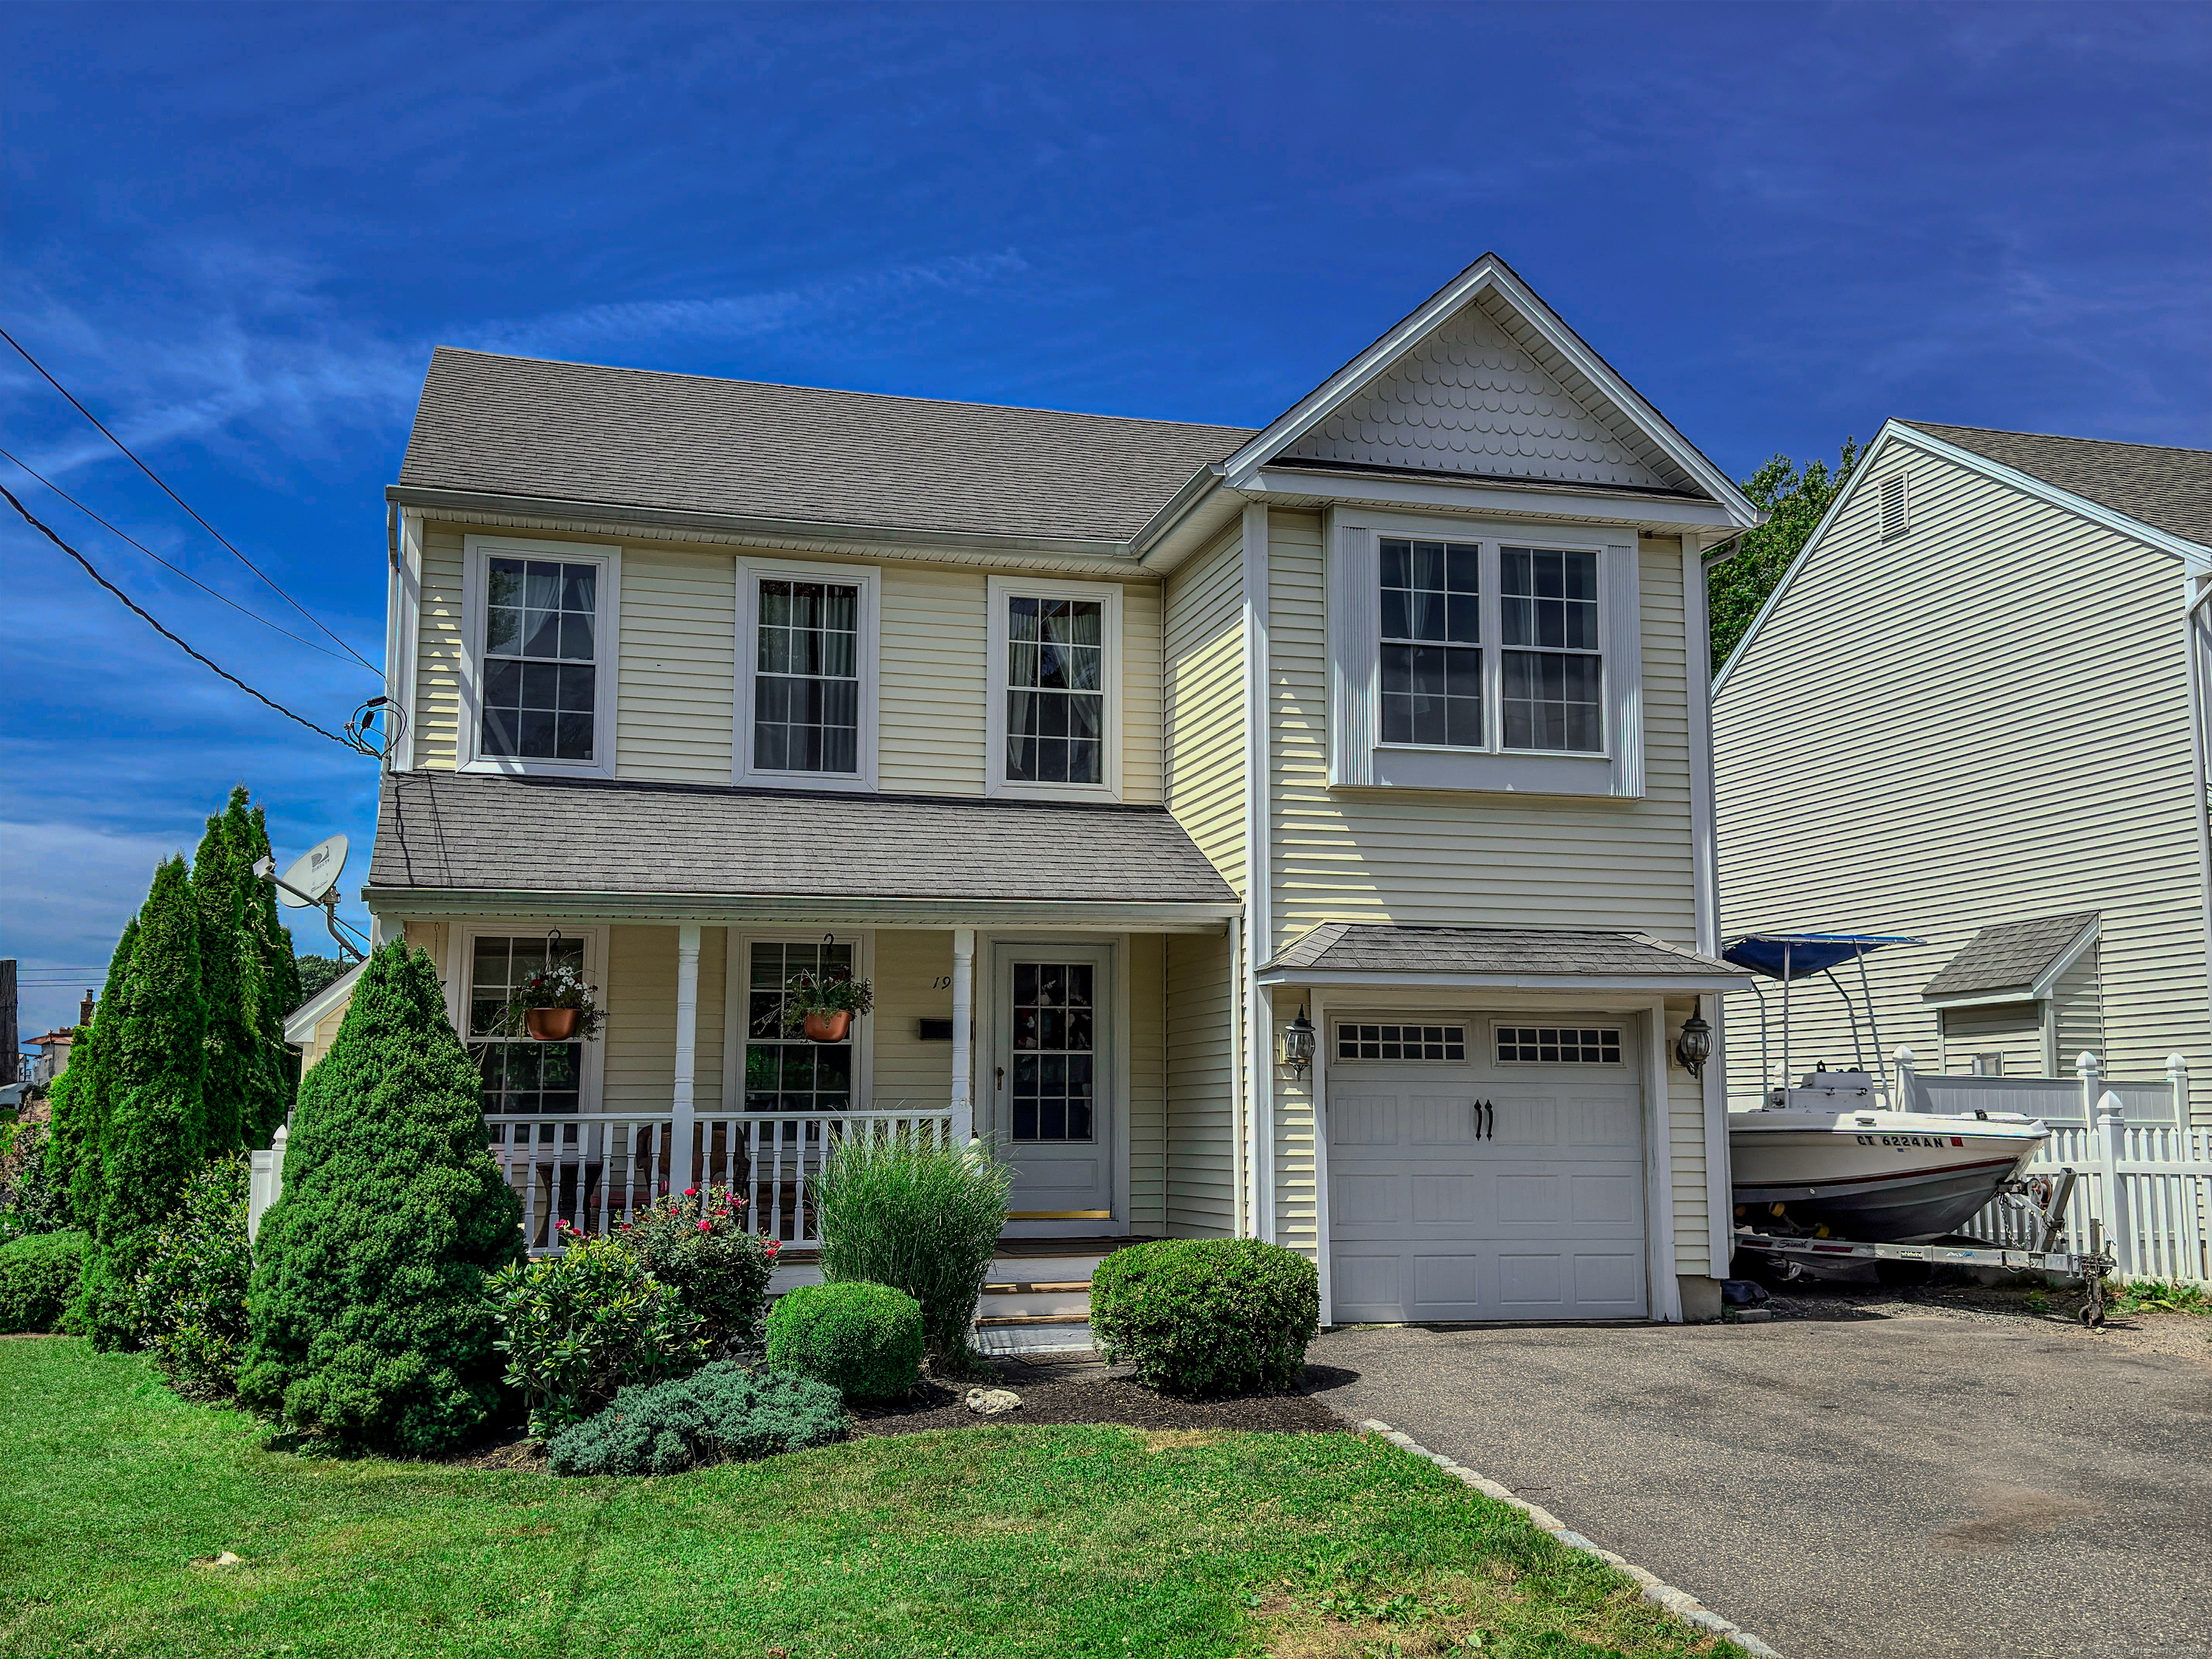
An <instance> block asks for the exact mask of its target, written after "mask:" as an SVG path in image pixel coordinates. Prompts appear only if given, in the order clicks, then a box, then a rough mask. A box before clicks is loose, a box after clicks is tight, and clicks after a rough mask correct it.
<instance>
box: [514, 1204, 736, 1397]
mask: <svg viewBox="0 0 2212 1659" xmlns="http://www.w3.org/2000/svg"><path fill="white" fill-rule="evenodd" d="M561 1243H562V1249H561V1253H560V1254H559V1255H548V1256H540V1257H539V1258H538V1260H536V1261H518V1262H515V1263H513V1265H512V1266H510V1267H506V1268H503V1269H502V1270H501V1271H500V1272H499V1273H495V1274H494V1275H493V1277H492V1279H491V1282H490V1285H489V1287H488V1288H489V1293H490V1297H491V1305H492V1307H493V1308H494V1309H495V1310H496V1311H497V1315H498V1319H499V1328H500V1334H499V1338H498V1341H497V1346H498V1348H499V1350H500V1352H502V1353H504V1354H505V1355H506V1356H507V1383H508V1384H509V1386H511V1387H513V1388H515V1389H520V1391H521V1393H522V1397H523V1399H524V1401H526V1403H527V1404H528V1406H529V1407H530V1431H531V1432H532V1434H534V1435H538V1436H539V1437H544V1436H545V1435H549V1434H551V1433H552V1432H554V1431H556V1430H558V1429H564V1428H566V1427H568V1425H570V1424H572V1423H575V1422H580V1421H581V1420H582V1419H584V1418H586V1417H588V1416H590V1415H591V1414H592V1413H593V1412H595V1411H597V1410H599V1407H602V1406H604V1405H605V1404H606V1403H607V1402H608V1401H611V1400H612V1399H613V1398H614V1396H615V1394H616V1391H617V1389H621V1388H622V1387H623V1386H624V1385H625V1384H627V1383H652V1382H657V1381H659V1379H660V1378H662V1377H666V1376H682V1375H683V1374H684V1372H686V1371H690V1370H696V1369H697V1368H698V1367H699V1366H700V1365H701V1364H704V1363H705V1361H706V1358H707V1351H708V1350H707V1341H706V1339H705V1338H704V1337H703V1336H702V1335H701V1334H700V1322H699V1320H698V1319H697V1318H696V1316H694V1315H693V1314H692V1313H691V1311H690V1310H689V1309H688V1308H686V1307H685V1306H684V1302H683V1299H682V1297H679V1296H678V1294H677V1292H676V1288H675V1286H673V1285H667V1284H664V1283H662V1282H661V1280H659V1279H656V1278H655V1277H653V1274H652V1273H650V1272H649V1271H647V1267H646V1265H645V1263H644V1262H643V1261H641V1260H640V1259H639V1258H638V1255H637V1253H636V1252H635V1251H634V1250H632V1249H630V1248H629V1246H628V1245H627V1244H625V1243H623V1242H622V1241H621V1240H620V1239H614V1238H586V1237H585V1236H584V1235H583V1234H581V1233H580V1232H577V1231H575V1230H574V1229H573V1228H571V1227H570V1226H569V1225H568V1223H566V1222H565V1221H564V1222H562V1224H561Z"/></svg>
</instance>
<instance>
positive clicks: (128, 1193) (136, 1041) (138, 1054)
mask: <svg viewBox="0 0 2212 1659" xmlns="http://www.w3.org/2000/svg"><path fill="white" fill-rule="evenodd" d="M121 1000H122V1004H123V1006H122V1010H121V1018H120V1023H119V1024H118V1028H117V1030H116V1035H115V1042H114V1044H113V1046H112V1047H110V1046H109V1045H108V1043H107V1041H106V1036H105V1035H104V1031H103V1036H102V1038H101V1042H100V1077H99V1079H98V1086H99V1088H100V1091H101V1093H102V1094H103V1095H104V1097H105V1100H106V1122H105V1124H103V1125H102V1126H101V1130H100V1211H99V1214H98V1215H97V1216H96V1217H95V1218H94V1224H93V1227H92V1249H91V1250H90V1252H89V1253H88V1255H87V1256H86V1258H85V1264H84V1288H83V1291H82V1300H81V1302H80V1303H79V1304H78V1308H77V1310H76V1316H75V1322H76V1323H78V1324H79V1325H80V1326H81V1327H82V1329H83V1330H84V1332H85V1334H87V1335H88V1336H90V1337H91V1338H92V1340H93V1342H94V1345H95V1346H99V1347H102V1348H112V1347H119V1346H124V1345H125V1343H127V1342H128V1341H129V1340H130V1337H131V1286H132V1284H133V1283H134V1282H135V1281H136V1279H137V1277H138V1274H139V1273H140V1272H141V1271H142V1270H143V1268H144V1267H145V1265H146V1259H147V1257H148V1256H149V1254H150V1253H151V1252H152V1249H153V1247H154V1237H155V1233H156V1232H157V1231H159V1229H160V1227H161V1223H162V1221H163V1220H165V1219H166V1218H167V1217H168V1215H169V1213H170V1212H171V1211H173V1210H174V1209H175V1208H176V1207H177V1204H178V1201H179V1199H180V1198H181V1196H182V1195H183V1193H184V1190H185V1182H187V1181H188V1180H190V1179H191V1176H192V1173H193V1172H194V1171H195V1170H197V1169H198V1168H199V1166H200V1164H202V1163H203V1162H204V1161H205V1157H206V1141H207V1121H206V1101H205V1096H204V1085H205V1083H206V1079H207V1008H206V1005H205V1004H204V1003H203V1002H202V1001H201V1000H200V918H199V908H198V906H197V904H196V903H195V902H193V899H192V893H191V877H190V876H189V875H188V874H187V872H186V871H185V861H184V860H182V859H180V858H178V859H171V860H168V861H167V863H165V864H163V865H162V866H161V868H160V869H159V870H157V871H155V873H154V885H153V888H152V889H151V890H149V892H148V893H147V895H146V902H145V904H144V906H143V908H141V909H140V910H139V912H138V937H137V942H136V943H135V945H133V947H132V951H131V973H130V976H129V978H128V979H127V980H126V981H125V983H124V987H123V992H122V999H121ZM100 1024H101V1025H102V1026H103V1028H104V1027H105V1025H106V1012H104V1011H103V1012H102V1013H101V1015H100Z"/></svg>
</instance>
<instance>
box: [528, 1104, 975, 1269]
mask: <svg viewBox="0 0 2212 1659" xmlns="http://www.w3.org/2000/svg"><path fill="white" fill-rule="evenodd" d="M485 1121H486V1122H487V1123H488V1124H489V1127H490V1130H491V1155H492V1158H493V1159H494V1160H495V1162H496V1163H497V1164H499V1166H500V1170H501V1174H502V1175H504V1176H506V1178H507V1184H508V1185H509V1186H510V1187H512V1188H513V1189H514V1194H515V1196H516V1197H517V1198H519V1199H520V1200H522V1236H523V1237H524V1239H525V1240H526V1242H527V1243H528V1245H529V1248H530V1249H531V1250H532V1252H533V1253H537V1252H542V1251H546V1250H550V1249H557V1248H558V1239H557V1237H556V1229H557V1227H558V1225H559V1224H561V1223H562V1222H566V1223H567V1224H568V1225H569V1226H571V1227H574V1229H576V1231H579V1232H581V1233H586V1234H589V1235H592V1237H604V1236H605V1235H606V1234H607V1233H609V1232H611V1231H613V1230H614V1229H615V1228H617V1227H618V1226H620V1225H622V1224H623V1222H624V1221H626V1220H628V1219H629V1218H630V1216H631V1215H632V1214H633V1213H634V1212H635V1211H637V1210H639V1209H641V1208H642V1207H643V1206H646V1205H647V1204H650V1203H651V1202H652V1201H653V1199H654V1198H656V1197H658V1196H660V1195H662V1194H667V1193H671V1192H682V1191H684V1189H685V1188H690V1187H728V1188H732V1190H733V1191H735V1192H736V1193H738V1195H739V1196H741V1197H743V1198H744V1199H745V1200H747V1203H748V1206H749V1207H748V1209H747V1211H746V1219H747V1222H748V1224H749V1225H750V1227H751V1230H752V1231H755V1232H757V1233H759V1234H760V1235H761V1236H762V1237H766V1238H773V1239H775V1240H778V1241H779V1242H781V1243H785V1244H790V1245H799V1246H813V1245H816V1244H818V1243H821V1235H820V1234H819V1232H818V1231H817V1230H816V1227H815V1218H814V1208H813V1204H812V1202H811V1197H810V1195H809V1194H808V1191H807V1180H808V1177H809V1176H812V1175H814V1174H815V1173H817V1171H818V1170H820V1169H821V1167H822V1163H823V1158H826V1157H827V1156H828V1154H829V1150H830V1149H831V1148H832V1147H834V1146H836V1145H837V1144H838V1143H839V1142H840V1141H842V1140H846V1139H853V1138H854V1137H862V1138H866V1139H869V1140H872V1141H878V1142H882V1141H890V1140H893V1139H912V1140H914V1141H915V1142H917V1143H918V1144H920V1145H923V1146H950V1145H951V1142H952V1114H951V1112H950V1111H937V1112H929V1111H922V1112H915V1111H888V1112H839V1113H832V1114H824V1115H819V1116H811V1117H789V1116H783V1115H775V1116H770V1115H766V1114H763V1115H758V1116H753V1115H718V1116H710V1117H700V1118H696V1119H695V1120H694V1121H692V1123H691V1125H690V1142H691V1144H690V1146H689V1147H688V1148H679V1146H678V1131H677V1129H676V1120H675V1117H674V1116H673V1115H672V1114H671V1115H630V1114H623V1113H615V1112H589V1113H573V1112H572V1113H562V1114H558V1115H554V1114H548V1115H544V1116H538V1117H520V1116H516V1117H494V1118H488V1119H487V1120H485Z"/></svg>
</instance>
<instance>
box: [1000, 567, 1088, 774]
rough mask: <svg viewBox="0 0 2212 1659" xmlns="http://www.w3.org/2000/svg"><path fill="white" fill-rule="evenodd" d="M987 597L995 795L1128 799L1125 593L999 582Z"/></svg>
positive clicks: (1077, 585) (1055, 584)
mask: <svg viewBox="0 0 2212 1659" xmlns="http://www.w3.org/2000/svg"><path fill="white" fill-rule="evenodd" d="M987 597H988V600H989V604H990V606H991V623H990V697H991V703H990V709H989V714H988V719H987V731H986V737H985V741H986V743H987V745H988V747H989V774H988V777H989V782H988V787H989V790H990V793H993V794H1004V795H1032V796H1039V797H1043V798H1048V799H1067V800H1085V799H1120V795H1121V732H1120V717H1119V699H1120V689H1121V660H1120V659H1121V589H1120V588H1119V587H1118V586H1115V585H1114V584H1112V583H1110V582H1050V581H1035V580H1026V579H1021V578H1014V577H1000V576H994V577H993V578H992V579H991V580H990V582H989V583H988V584H987Z"/></svg>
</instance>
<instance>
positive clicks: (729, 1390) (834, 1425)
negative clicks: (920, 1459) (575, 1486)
mask: <svg viewBox="0 0 2212 1659" xmlns="http://www.w3.org/2000/svg"><path fill="white" fill-rule="evenodd" d="M845 1432H846V1429H845V1404H844V1401H842V1399H841V1398H840V1397H839V1395H838V1393H837V1390H836V1389H833V1388H831V1387H829V1384H827V1383H817V1382H816V1381H815V1380H814V1379H813V1378H811V1377H806V1376H789V1375H779V1374H777V1373H775V1372H772V1371H768V1372H761V1373H759V1374H755V1373H753V1372H751V1371H748V1370H745V1369H744V1367H743V1366H742V1365H739V1364H737V1363H736V1362H735V1361H734V1360H728V1359H719V1360H716V1361H715V1362H714V1364H711V1365H705V1366H702V1367H701V1368H700V1369H699V1370H696V1371H694V1372H692V1373H691V1375H690V1376H679V1377H678V1378H677V1379H676V1380H675V1381H673V1382H670V1383H653V1384H652V1385H650V1386H646V1385H643V1384H633V1385H632V1386H631V1387H629V1388H627V1389H623V1390H622V1392H621V1393H619V1394H617V1395H615V1397H614V1402H613V1403H612V1404H611V1405H610V1406H609V1407H607V1408H606V1409H605V1411H602V1412H599V1413H595V1414H594V1415H592V1416H591V1417H588V1418H586V1419H584V1420H583V1421H582V1422H580V1423H578V1424H576V1425H574V1426H573V1427H570V1428H566V1429H563V1430H562V1431H561V1432H560V1433H558V1434H556V1435H555V1436H554V1437H553V1438H552V1440H551V1441H550V1443H548V1444H547V1446H546V1451H547V1454H548V1455H549V1456H550V1461H551V1463H552V1468H553V1473H554V1474H678V1473H679V1472H680V1471H682V1470H684V1469H688V1468H691V1467H693V1466H694V1465H695V1464H700V1463H715V1462H725V1461H735V1460H738V1459H744V1458H755V1457H769V1456H773V1455H775V1454H776V1453H777V1452H787V1451H799V1450H802V1449H805V1448H806V1447H808V1446H826V1445H828V1444H829V1443H830V1442H831V1441H833V1440H842V1439H843V1438H844V1437H845Z"/></svg>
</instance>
